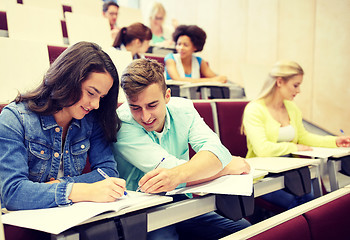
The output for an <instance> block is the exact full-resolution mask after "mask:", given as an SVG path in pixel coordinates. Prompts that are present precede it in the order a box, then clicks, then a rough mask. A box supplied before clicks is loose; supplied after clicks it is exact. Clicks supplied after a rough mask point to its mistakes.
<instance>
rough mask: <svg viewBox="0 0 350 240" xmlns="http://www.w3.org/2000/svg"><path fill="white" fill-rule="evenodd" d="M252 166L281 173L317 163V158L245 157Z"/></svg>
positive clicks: (318, 161)
mask: <svg viewBox="0 0 350 240" xmlns="http://www.w3.org/2000/svg"><path fill="white" fill-rule="evenodd" d="M246 160H247V162H248V163H249V164H250V166H251V167H252V168H255V169H260V170H265V171H268V172H270V173H281V172H285V171H289V170H292V169H297V168H301V167H305V166H309V165H313V164H319V163H320V160H319V159H308V158H288V157H255V158H248V159H246Z"/></svg>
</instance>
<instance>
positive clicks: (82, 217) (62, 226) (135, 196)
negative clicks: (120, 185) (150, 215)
mask: <svg viewBox="0 0 350 240" xmlns="http://www.w3.org/2000/svg"><path fill="white" fill-rule="evenodd" d="M170 201H172V198H171V197H167V196H159V195H150V194H146V193H139V192H138V193H137V192H130V191H128V195H126V196H123V197H122V198H120V199H118V200H117V201H115V202H111V203H95V202H80V203H75V204H73V205H71V206H67V207H55V208H46V209H36V210H21V211H13V212H10V213H7V214H5V215H2V221H3V223H4V224H9V225H14V226H19V227H24V228H30V229H35V230H39V231H43V232H48V233H51V234H59V233H61V232H63V231H65V230H67V229H69V228H71V227H74V226H76V225H79V224H81V223H83V222H84V221H86V220H88V219H90V218H92V217H94V216H97V215H99V214H101V213H107V212H120V211H122V210H123V209H125V210H126V211H124V212H123V213H127V212H131V211H136V210H139V209H142V208H146V207H151V206H155V205H159V204H162V203H166V202H170ZM121 214H122V213H121ZM53 219H54V221H53Z"/></svg>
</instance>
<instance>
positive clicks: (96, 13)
mask: <svg viewBox="0 0 350 240" xmlns="http://www.w3.org/2000/svg"><path fill="white" fill-rule="evenodd" d="M64 5H66V6H70V7H71V9H72V10H71V11H72V12H73V13H77V14H83V15H88V16H92V17H101V16H102V6H103V1H101V0H69V1H66V2H65V3H64ZM88 26H89V25H82V27H86V28H88Z"/></svg>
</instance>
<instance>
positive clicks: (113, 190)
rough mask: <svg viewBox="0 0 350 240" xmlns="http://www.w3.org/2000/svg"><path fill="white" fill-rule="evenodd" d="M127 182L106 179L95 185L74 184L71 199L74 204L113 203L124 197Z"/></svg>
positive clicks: (119, 179) (112, 178)
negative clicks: (87, 202) (89, 202)
mask: <svg viewBox="0 0 350 240" xmlns="http://www.w3.org/2000/svg"><path fill="white" fill-rule="evenodd" d="M125 190H126V188H125V180H124V179H121V178H114V177H110V178H106V179H104V180H102V181H99V182H95V183H89V184H88V183H74V184H73V188H72V191H71V193H70V195H69V197H68V198H69V199H70V200H72V201H73V202H82V201H91V202H113V201H115V200H116V199H118V198H120V197H122V196H124V192H125Z"/></svg>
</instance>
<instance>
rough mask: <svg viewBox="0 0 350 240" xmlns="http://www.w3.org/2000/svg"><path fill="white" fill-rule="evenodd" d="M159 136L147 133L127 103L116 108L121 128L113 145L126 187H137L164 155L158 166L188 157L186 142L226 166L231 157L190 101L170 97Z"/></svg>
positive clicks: (174, 165)
mask: <svg viewBox="0 0 350 240" xmlns="http://www.w3.org/2000/svg"><path fill="white" fill-rule="evenodd" d="M166 106H167V111H166V118H165V119H166V120H165V121H166V122H165V125H164V129H163V134H162V139H161V140H159V139H158V137H157V134H155V132H147V131H146V130H145V129H144V128H143V127H142V126H141V125H140V124H138V123H137V122H136V121H135V120H134V119H133V117H132V115H131V112H130V108H129V105H128V104H127V103H124V104H123V105H121V106H120V107H119V108H118V110H117V111H118V115H119V117H120V118H121V120H122V127H121V129H120V130H119V132H118V136H117V139H118V141H117V142H116V143H114V144H113V152H114V157H115V159H116V161H117V163H118V171H119V174H120V177H122V178H124V179H125V180H126V187H127V189H129V190H136V189H137V187H138V182H139V180H140V179H141V178H142V177H143V176H144V175H145V173H147V172H149V171H151V170H153V169H154V168H155V166H156V165H157V164H158V163H159V162H160V161H161V160H162V158H165V160H164V161H163V162H162V163H161V165H160V167H163V168H173V167H176V166H178V165H180V164H183V163H185V162H186V161H188V160H189V145H188V144H191V146H192V148H193V150H194V151H196V152H198V151H204V150H207V151H210V152H212V153H213V154H215V155H216V156H217V157H218V158H219V160H220V161H221V163H222V165H223V167H225V166H226V165H227V164H228V163H229V162H230V161H231V159H232V156H231V154H230V152H229V151H228V150H227V149H226V148H225V147H224V146H223V145H222V144H221V142H220V139H219V138H218V136H217V135H216V134H215V133H214V132H213V131H212V130H211V129H210V128H209V127H208V126H207V125H206V124H205V122H204V121H203V119H202V118H201V117H200V116H199V114H198V112H197V111H196V109H195V108H194V106H193V103H192V101H191V100H187V99H184V98H176V97H172V98H171V100H170V101H169V103H168V104H167V105H166Z"/></svg>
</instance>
